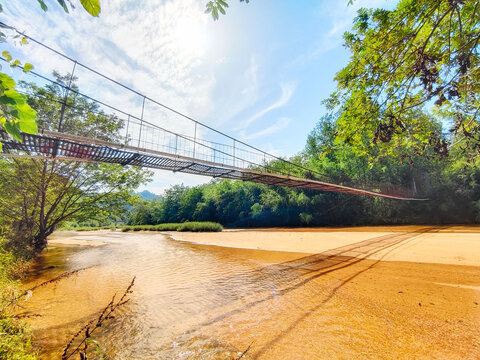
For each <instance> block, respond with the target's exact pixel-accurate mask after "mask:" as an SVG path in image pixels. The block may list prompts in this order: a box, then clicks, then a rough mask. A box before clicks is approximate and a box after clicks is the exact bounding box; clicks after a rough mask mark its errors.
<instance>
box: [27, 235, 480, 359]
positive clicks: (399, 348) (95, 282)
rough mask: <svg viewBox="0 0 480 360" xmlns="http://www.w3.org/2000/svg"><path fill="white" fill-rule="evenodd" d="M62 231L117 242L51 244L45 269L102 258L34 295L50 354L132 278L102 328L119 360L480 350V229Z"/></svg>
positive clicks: (399, 355)
mask: <svg viewBox="0 0 480 360" xmlns="http://www.w3.org/2000/svg"><path fill="white" fill-rule="evenodd" d="M60 235H61V236H59V237H57V238H56V239H57V240H58V241H59V242H58V243H57V244H55V245H54V248H55V249H56V250H55V251H57V252H58V251H61V252H62V253H61V254H63V251H64V248H65V247H67V249H70V248H72V245H63V243H62V241H64V242H65V241H66V242H68V241H71V242H72V244H73V243H76V244H78V242H80V243H82V244H84V245H85V244H86V243H89V242H92V243H97V242H98V243H101V242H102V240H103V241H105V242H107V243H108V244H107V245H106V246H96V247H90V246H83V248H84V249H85V250H82V251H79V252H77V253H76V254H70V253H69V252H67V253H66V254H64V255H61V256H56V255H55V256H53V255H54V254H55V252H54V251H53V250H51V251H50V252H49V253H48V257H47V259H46V260H47V262H46V263H45V264H43V266H42V268H47V269H48V268H50V266H49V265H52V264H51V263H50V262H51V261H58V264H59V266H58V267H55V268H53V269H52V270H48V272H43V273H42V275H40V276H41V277H43V278H45V277H47V278H50V277H52V276H53V275H54V273H52V272H51V271H54V272H57V271H58V272H60V271H63V270H71V269H72V268H79V267H80V268H81V267H85V266H92V265H94V266H93V267H91V268H89V269H87V270H85V271H83V272H81V273H79V274H78V275H76V276H75V277H74V278H71V279H66V280H63V281H62V282H60V283H58V284H55V285H54V286H48V287H44V288H41V289H40V290H39V291H38V292H37V293H35V294H34V296H33V298H32V299H30V300H29V301H28V302H26V303H24V304H22V305H23V306H25V308H24V310H25V311H27V313H30V312H31V313H41V314H42V315H43V317H40V318H31V319H29V323H30V325H31V327H32V329H33V330H34V333H35V336H36V338H37V346H38V348H40V349H42V348H43V349H44V350H42V351H43V352H42V353H41V355H42V356H41V358H42V359H57V358H58V356H55V355H51V356H50V354H58V353H59V352H60V353H61V349H62V347H63V346H64V344H65V343H66V342H68V340H69V338H70V337H71V334H72V333H75V331H77V330H78V329H79V328H81V326H82V324H84V323H85V322H86V321H88V320H89V319H92V318H95V316H97V314H98V311H101V309H102V308H103V307H104V306H105V304H106V303H108V301H109V300H110V299H111V297H112V295H113V294H114V293H119V292H121V291H122V289H124V287H125V286H126V284H128V282H129V281H130V279H131V277H132V276H137V281H136V285H135V288H134V292H133V294H132V302H131V304H130V305H129V307H128V308H126V309H125V310H124V311H123V312H122V313H121V316H119V317H118V319H117V320H115V321H114V322H113V323H112V324H110V325H108V326H107V327H105V328H103V330H102V333H100V334H98V335H99V336H98V337H97V340H98V341H99V342H100V344H101V345H102V348H103V349H104V350H105V351H106V353H107V354H110V355H112V359H190V360H193V359H218V360H220V359H232V360H233V359H237V358H238V356H239V354H241V352H242V351H244V350H245V349H247V348H248V347H249V346H250V348H249V350H248V352H247V354H246V355H245V356H244V357H243V358H245V359H269V360H273V359H275V360H278V359H289V360H290V359H392V360H393V359H459V360H460V359H462V360H464V359H471V360H478V359H480V337H479V336H478V334H479V333H480V305H479V304H480V255H479V242H480V228H479V227H441V228H439V227H428V228H427V227H411V226H409V227H375V228H371V227H369V228H367V227H364V228H341V229H340V228H332V229H295V230H291V229H256V230H228V231H225V232H223V233H172V235H173V236H174V237H175V238H177V239H180V238H181V239H183V240H185V241H174V240H168V239H166V238H165V237H164V236H163V235H161V234H159V233H155V232H132V233H121V232H110V231H108V230H107V231H95V232H84V233H73V232H71V233H70V240H69V234H63V235H62V234H60ZM57 240H55V241H57ZM194 242H197V243H204V244H210V245H217V246H210V245H202V244H195V243H194ZM219 245H221V246H219ZM242 247H243V249H242ZM258 247H263V248H264V249H270V250H281V251H279V252H277V251H265V250H257V248H258ZM76 248H79V247H76ZM248 248H252V249H248ZM292 250H295V252H291V251H292ZM69 251H70V250H69ZM59 254H60V253H59ZM398 259H401V261H399V260H398ZM387 260H388V261H387ZM63 263H65V264H64V265H62V264H63ZM54 264H56V263H54ZM40 280H41V278H39V277H35V279H32V283H37V282H38V281H40ZM32 283H31V284H28V285H32ZM25 285H27V284H25ZM45 304H48V305H47V306H45ZM50 351H52V352H50ZM232 354H234V355H232ZM235 354H236V355H235Z"/></svg>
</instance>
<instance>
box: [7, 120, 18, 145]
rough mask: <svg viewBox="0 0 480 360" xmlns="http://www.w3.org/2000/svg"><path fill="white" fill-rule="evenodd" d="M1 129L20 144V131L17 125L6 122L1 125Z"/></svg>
mask: <svg viewBox="0 0 480 360" xmlns="http://www.w3.org/2000/svg"><path fill="white" fill-rule="evenodd" d="M3 127H4V128H5V130H6V131H7V133H8V134H10V135H11V136H12V137H13V138H14V139H15V140H17V141H20V142H21V141H22V137H21V134H20V130H19V129H18V127H17V124H15V123H14V122H12V121H8V122H6V123H5V124H3Z"/></svg>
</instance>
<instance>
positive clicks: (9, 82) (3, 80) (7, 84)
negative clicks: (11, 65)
mask: <svg viewBox="0 0 480 360" xmlns="http://www.w3.org/2000/svg"><path fill="white" fill-rule="evenodd" d="M15 85H17V84H16V83H15V81H14V80H13V79H12V78H11V77H10V76H8V75H7V74H4V73H0V88H2V89H12V88H14V87H15Z"/></svg>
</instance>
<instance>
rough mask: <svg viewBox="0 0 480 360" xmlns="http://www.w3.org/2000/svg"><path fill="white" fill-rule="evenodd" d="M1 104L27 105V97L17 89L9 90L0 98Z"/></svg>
mask: <svg viewBox="0 0 480 360" xmlns="http://www.w3.org/2000/svg"><path fill="white" fill-rule="evenodd" d="M0 102H1V103H2V104H5V105H22V104H25V103H26V97H25V96H24V95H22V94H20V93H19V92H17V91H16V90H15V89H8V90H5V91H4V92H3V95H2V96H0Z"/></svg>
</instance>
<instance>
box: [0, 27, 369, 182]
mask: <svg viewBox="0 0 480 360" xmlns="http://www.w3.org/2000/svg"><path fill="white" fill-rule="evenodd" d="M11 30H12V31H14V32H17V33H19V34H21V35H22V36H24V37H26V38H27V39H29V40H30V44H29V45H28V46H29V47H34V46H35V47H38V48H40V49H41V51H42V53H43V54H45V56H48V57H49V59H50V57H51V59H52V61H51V63H52V64H54V65H52V66H59V67H60V68H59V69H46V68H45V67H41V68H40V70H37V69H35V70H34V71H31V72H29V73H26V74H25V73H22V72H21V66H19V67H18V68H19V69H20V70H18V71H19V74H20V75H17V78H18V79H23V80H25V81H27V82H33V83H35V84H37V85H38V86H40V87H43V86H46V85H53V86H56V87H58V88H61V89H62V92H63V94H64V96H63V98H45V99H43V101H55V102H57V106H61V107H62V108H72V107H75V104H74V103H73V104H72V103H70V102H69V101H68V100H69V96H71V95H72V94H75V95H76V96H80V97H82V98H84V99H86V100H87V101H89V102H93V103H95V104H96V105H97V107H96V109H90V110H88V111H87V112H90V113H97V114H112V115H113V116H115V117H116V119H117V120H118V121H119V122H121V124H122V126H121V127H120V128H119V129H118V130H117V131H116V132H115V133H111V134H105V133H104V132H102V131H97V130H98V129H95V127H93V128H92V130H91V131H89V132H88V134H76V133H73V134H70V135H82V136H88V138H89V139H91V140H98V141H106V140H108V142H110V143H111V142H112V141H113V142H114V143H115V144H116V146H118V147H131V148H136V149H139V150H143V151H145V152H152V151H155V152H159V153H162V154H166V155H169V156H171V157H182V158H188V159H192V160H196V161H199V162H203V163H209V164H216V165H220V166H225V167H232V168H237V169H250V170H257V171H260V172H264V173H270V174H279V175H290V176H297V177H302V178H308V179H313V180H319V181H324V182H330V181H331V180H330V179H328V178H326V177H325V176H323V174H321V173H319V172H317V171H314V170H311V169H308V168H306V167H304V166H302V165H300V164H295V163H293V162H291V161H288V160H286V159H283V158H281V157H278V156H275V155H273V154H270V153H267V152H266V151H263V150H261V149H259V148H257V147H254V146H251V145H249V144H247V143H245V142H243V141H242V140H240V139H237V138H234V137H232V136H230V135H228V134H226V133H224V132H221V131H219V130H216V129H215V128H213V127H211V126H209V125H206V124H205V123H203V122H200V121H198V120H196V119H194V118H192V117H190V116H188V115H186V114H184V113H182V112H179V111H177V110H175V109H173V108H172V107H170V106H168V105H166V104H164V103H162V102H160V101H158V100H156V99H154V98H153V97H149V96H147V95H145V94H144V93H141V92H139V91H137V90H135V89H133V88H132V87H130V86H127V85H125V84H124V83H123V82H120V81H118V80H115V79H114V78H113V76H108V75H105V74H104V73H101V72H99V71H97V70H95V69H93V68H91V67H89V66H87V65H84V64H82V63H79V62H78V61H76V60H74V59H72V58H70V57H68V56H67V55H65V54H63V53H61V52H59V51H57V50H55V49H53V48H52V47H50V46H47V45H45V44H44V43H42V42H40V41H37V40H36V39H34V38H32V37H30V36H28V35H26V34H24V33H21V32H19V31H17V30H16V29H14V28H11ZM31 52H35V50H31ZM0 59H1V60H4V61H5V60H6V59H4V58H2V57H0ZM53 70H60V71H64V73H65V72H67V73H68V76H69V78H63V79H61V80H58V79H55V78H53V77H52V76H51V75H50V74H51V73H52V71H53ZM75 80H76V81H78V84H79V86H80V87H81V89H82V90H81V91H80V90H79V89H78V88H77V87H75V86H73V84H74V82H75ZM26 93H27V95H31V94H28V90H27V92H26ZM36 95H37V96H38V94H36ZM88 115H89V114H88V113H85V117H87V116H88ZM63 117H64V111H63V110H62V112H61V114H60V116H59V119H57V120H58V121H57V123H56V126H55V125H54V126H53V127H49V128H48V129H40V130H49V131H56V132H59V133H66V134H68V131H67V130H66V128H65V126H64V125H65V124H64V120H65V119H64V118H63ZM340 185H346V186H354V187H356V188H364V189H365V187H364V186H362V185H359V184H352V183H342V184H340Z"/></svg>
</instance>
